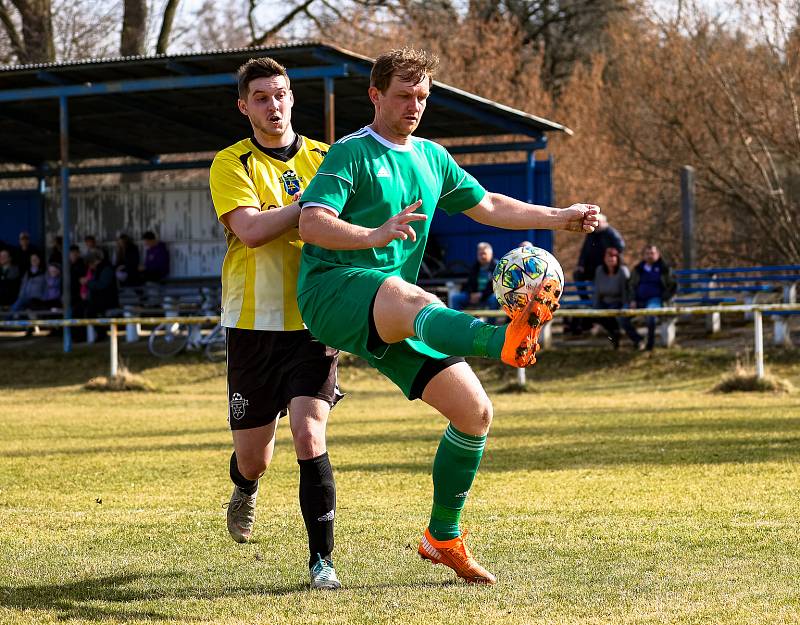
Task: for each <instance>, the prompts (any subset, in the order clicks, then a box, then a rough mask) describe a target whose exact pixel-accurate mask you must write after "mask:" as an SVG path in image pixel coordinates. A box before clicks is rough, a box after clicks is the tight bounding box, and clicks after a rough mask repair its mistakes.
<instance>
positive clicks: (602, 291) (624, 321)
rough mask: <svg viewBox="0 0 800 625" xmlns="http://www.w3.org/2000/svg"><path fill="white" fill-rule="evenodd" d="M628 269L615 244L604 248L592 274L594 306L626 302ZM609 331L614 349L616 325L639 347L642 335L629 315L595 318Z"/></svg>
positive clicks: (611, 307) (611, 306)
mask: <svg viewBox="0 0 800 625" xmlns="http://www.w3.org/2000/svg"><path fill="white" fill-rule="evenodd" d="M629 279H630V272H629V271H628V268H627V267H626V266H625V264H624V263H623V262H622V258H621V255H620V253H619V250H618V249H617V248H616V247H609V248H606V253H605V255H604V256H603V264H602V265H600V266H599V267H598V268H597V271H596V272H595V275H594V291H593V297H594V301H593V302H592V305H593V307H594V308H598V309H601V310H615V309H617V310H619V309H621V308H625V307H626V306H627V304H628V280H629ZM596 321H597V322H598V323H599V324H600V325H602V326H603V327H604V328H605V329H606V331H607V332H608V337H609V339H610V340H611V345H612V346H613V347H614V349H617V348H618V347H619V328H620V326H622V328H623V329H624V330H625V333H626V334H627V335H628V338H630V340H631V341H633V344H634V346H635V347H636V349H640V348H641V347H642V337H640V336H639V333H638V332H637V331H636V330H635V329H634V327H633V324H631V320H630V319H629V318H628V317H603V318H600V319H597V320H596Z"/></svg>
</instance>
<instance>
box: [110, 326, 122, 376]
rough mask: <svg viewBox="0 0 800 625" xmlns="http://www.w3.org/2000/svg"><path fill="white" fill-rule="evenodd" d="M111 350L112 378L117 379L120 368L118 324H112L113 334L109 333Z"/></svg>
mask: <svg viewBox="0 0 800 625" xmlns="http://www.w3.org/2000/svg"><path fill="white" fill-rule="evenodd" d="M108 342H109V343H110V344H111V345H110V349H111V371H110V372H111V377H112V378H116V377H117V373H118V371H117V370H118V367H119V343H118V341H117V324H116V323H112V324H111V332H109V341H108Z"/></svg>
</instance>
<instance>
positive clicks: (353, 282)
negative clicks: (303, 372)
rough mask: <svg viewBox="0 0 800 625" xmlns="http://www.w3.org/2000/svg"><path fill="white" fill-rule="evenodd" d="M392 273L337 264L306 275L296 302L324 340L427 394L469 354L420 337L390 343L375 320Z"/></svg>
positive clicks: (413, 392)
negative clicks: (379, 296)
mask: <svg viewBox="0 0 800 625" xmlns="http://www.w3.org/2000/svg"><path fill="white" fill-rule="evenodd" d="M389 277H391V276H390V275H387V274H385V273H383V272H381V271H376V270H374V269H360V268H356V267H336V268H332V269H328V270H326V271H321V272H314V273H311V274H308V275H306V278H305V281H304V283H303V285H302V286H301V288H300V290H299V293H298V296H297V304H298V306H299V307H300V315H301V316H302V317H303V321H304V322H305V324H306V327H308V329H309V330H310V331H311V334H313V335H314V337H315V338H317V339H318V340H319V341H320V342H322V343H324V344H325V345H328V346H330V347H334V348H336V349H339V350H341V351H345V352H350V353H351V354H356V355H358V356H361V357H362V358H363V359H364V360H366V361H367V362H368V363H369V364H370V365H371V366H372V367H374V368H375V369H377V370H378V371H380V372H381V373H382V374H383V375H385V376H386V377H387V378H389V379H390V380H391V381H392V382H394V383H395V384H396V385H397V386H398V387H400V390H401V391H403V394H404V395H405V396H406V397H408V398H409V399H418V398H419V397H421V396H422V391H424V390H425V386H427V383H428V382H429V381H430V380H431V379H432V378H433V376H435V375H436V374H437V373H439V372H440V371H442V370H444V369H446V368H447V367H449V366H451V365H453V364H455V363H457V362H463V361H464V359H463V358H461V357H457V356H448V355H447V354H442V353H441V352H438V351H436V350H435V349H432V348H431V347H428V346H427V345H426V344H425V343H423V342H422V341H420V340H419V339H417V338H416V337H414V338H410V339H406V340H404V341H400V342H399V343H392V344H387V343H384V342H383V341H381V340H380V337H378V334H377V331H376V330H375V328H374V325H373V321H372V305H373V303H374V301H375V296H376V294H377V293H378V289H379V288H380V286H381V284H383V282H384V281H385V280H386V279H387V278H389Z"/></svg>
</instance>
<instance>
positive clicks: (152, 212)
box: [45, 184, 226, 278]
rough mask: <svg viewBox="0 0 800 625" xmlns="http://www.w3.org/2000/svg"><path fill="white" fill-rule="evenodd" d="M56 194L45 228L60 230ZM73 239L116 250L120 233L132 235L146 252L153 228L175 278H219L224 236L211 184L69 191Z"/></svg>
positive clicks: (47, 211)
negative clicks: (93, 239) (147, 236)
mask: <svg viewBox="0 0 800 625" xmlns="http://www.w3.org/2000/svg"><path fill="white" fill-rule="evenodd" d="M59 201H60V200H59V196H58V194H57V193H55V192H54V193H53V194H52V195H48V196H47V201H46V203H45V229H46V231H47V233H48V234H57V233H58V232H60V230H61V207H60V204H59ZM70 206H71V209H72V224H73V227H72V231H71V233H70V239H71V240H72V241H73V242H77V243H78V244H79V245H82V244H83V238H84V237H85V236H86V235H87V234H93V235H95V237H97V241H98V243H99V244H101V245H103V246H104V247H105V248H106V249H108V250H110V251H112V252H113V250H114V246H115V241H116V238H117V235H118V234H120V233H125V234H127V235H128V236H130V237H131V238H132V239H133V240H134V241H135V242H136V243H137V244H138V245H139V247H140V251H141V252H142V253H144V248H143V246H142V244H141V236H142V233H143V232H145V231H146V230H152V231H153V232H155V233H156V234H157V235H158V236H159V238H160V239H161V240H162V241H164V242H165V243H166V244H167V247H168V248H169V251H170V261H171V270H172V271H171V276H172V277H175V278H185V277H199V276H206V277H209V276H219V275H220V271H221V268H222V259H223V257H224V256H225V248H226V245H225V235H224V230H223V228H222V226H221V225H220V223H219V222H218V221H217V218H216V214H215V213H214V207H213V205H212V203H211V194H210V193H209V190H208V186H207V185H201V184H198V185H193V186H186V187H178V188H176V187H175V185H174V184H171V185H170V186H169V187H152V186H144V185H139V184H125V185H119V186H115V187H108V188H94V189H73V190H72V191H71V192H70Z"/></svg>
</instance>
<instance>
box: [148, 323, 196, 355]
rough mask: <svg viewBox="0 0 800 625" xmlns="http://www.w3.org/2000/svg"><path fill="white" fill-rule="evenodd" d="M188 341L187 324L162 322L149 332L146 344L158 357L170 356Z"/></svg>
mask: <svg viewBox="0 0 800 625" xmlns="http://www.w3.org/2000/svg"><path fill="white" fill-rule="evenodd" d="M188 341H189V326H188V325H187V324H185V323H177V322H170V323H162V324H160V325H157V326H156V327H155V328H154V329H153V331H152V332H151V333H150V338H149V339H148V341H147V346H148V347H149V348H150V353H151V354H153V356H157V357H158V358H171V357H172V356H174V355H175V354H177V353H178V352H179V351H181V350H182V349H183V348H184V347H186V343H187V342H188Z"/></svg>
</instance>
